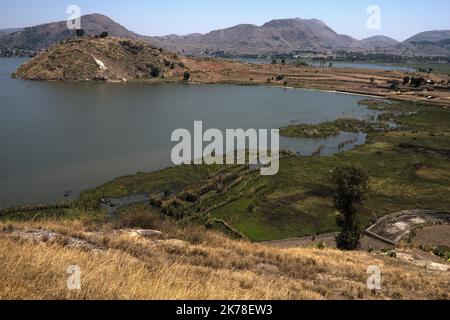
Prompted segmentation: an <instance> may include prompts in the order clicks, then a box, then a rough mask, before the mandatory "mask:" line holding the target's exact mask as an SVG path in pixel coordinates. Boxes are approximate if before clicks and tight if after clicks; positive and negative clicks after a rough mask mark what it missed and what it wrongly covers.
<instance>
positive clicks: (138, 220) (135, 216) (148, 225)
mask: <svg viewBox="0 0 450 320" xmlns="http://www.w3.org/2000/svg"><path fill="white" fill-rule="evenodd" d="M158 220H159V217H158V216H157V215H156V213H153V212H147V211H145V210H137V211H131V212H130V211H124V212H121V213H120V214H119V215H118V216H117V217H116V219H115V220H113V223H112V226H113V228H114V229H126V228H130V229H131V228H139V229H155V228H156V227H157V222H158Z"/></svg>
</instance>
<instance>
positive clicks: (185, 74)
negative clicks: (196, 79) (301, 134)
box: [183, 71, 191, 81]
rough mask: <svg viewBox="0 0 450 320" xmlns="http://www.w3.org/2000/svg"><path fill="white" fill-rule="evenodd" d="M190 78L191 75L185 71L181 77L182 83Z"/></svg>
mask: <svg viewBox="0 0 450 320" xmlns="http://www.w3.org/2000/svg"><path fill="white" fill-rule="evenodd" d="M190 78H191V74H190V73H189V72H188V71H186V72H185V73H184V75H183V79H184V81H189V79H190Z"/></svg>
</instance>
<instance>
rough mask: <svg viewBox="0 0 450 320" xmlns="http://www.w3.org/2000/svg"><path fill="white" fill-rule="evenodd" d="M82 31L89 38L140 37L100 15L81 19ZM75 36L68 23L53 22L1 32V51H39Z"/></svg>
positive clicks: (86, 16)
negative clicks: (99, 36)
mask: <svg viewBox="0 0 450 320" xmlns="http://www.w3.org/2000/svg"><path fill="white" fill-rule="evenodd" d="M81 26H82V29H83V30H84V31H85V32H86V35H87V36H93V35H98V34H100V33H102V32H103V31H106V32H108V33H109V35H110V36H112V37H121V38H129V39H137V38H139V37H140V36H139V35H137V34H136V33H134V32H131V31H129V30H127V29H126V28H125V27H123V26H121V25H120V24H118V23H116V22H114V21H113V20H111V19H110V18H108V17H107V16H104V15H100V14H91V15H85V16H82V17H81ZM73 36H74V31H73V30H69V29H68V28H67V23H66V21H60V22H53V23H47V24H42V25H38V26H33V27H28V28H24V29H19V30H17V31H15V32H8V33H4V34H3V36H2V33H1V31H0V49H2V48H3V49H6V48H10V49H24V50H39V49H45V48H48V47H50V46H52V45H54V44H57V43H59V42H61V41H64V40H67V39H70V38H72V37H73Z"/></svg>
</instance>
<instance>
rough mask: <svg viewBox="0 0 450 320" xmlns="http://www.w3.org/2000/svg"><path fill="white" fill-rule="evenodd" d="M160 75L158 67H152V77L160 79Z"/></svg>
mask: <svg viewBox="0 0 450 320" xmlns="http://www.w3.org/2000/svg"><path fill="white" fill-rule="evenodd" d="M160 73H161V71H160V70H159V68H158V67H155V66H151V67H150V76H152V78H158V77H159V74H160Z"/></svg>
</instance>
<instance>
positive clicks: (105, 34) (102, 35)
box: [99, 31, 109, 39]
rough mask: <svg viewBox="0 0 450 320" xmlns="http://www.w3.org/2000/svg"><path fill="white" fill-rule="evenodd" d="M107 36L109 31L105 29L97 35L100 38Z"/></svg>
mask: <svg viewBox="0 0 450 320" xmlns="http://www.w3.org/2000/svg"><path fill="white" fill-rule="evenodd" d="M108 36H109V33H108V32H106V31H103V32H102V33H100V35H99V37H100V38H101V39H104V38H107V37H108Z"/></svg>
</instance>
